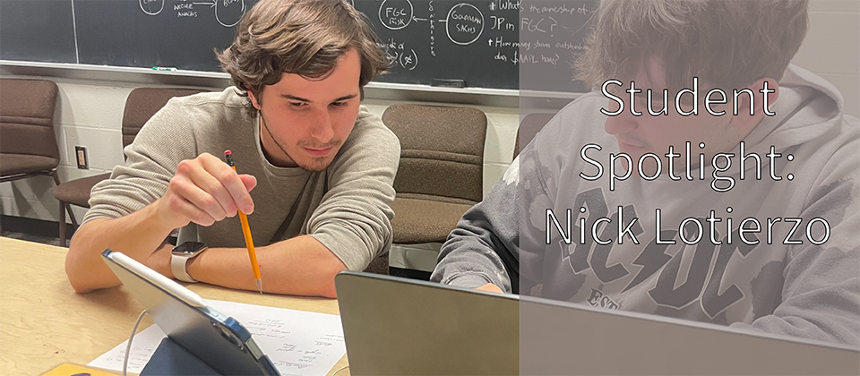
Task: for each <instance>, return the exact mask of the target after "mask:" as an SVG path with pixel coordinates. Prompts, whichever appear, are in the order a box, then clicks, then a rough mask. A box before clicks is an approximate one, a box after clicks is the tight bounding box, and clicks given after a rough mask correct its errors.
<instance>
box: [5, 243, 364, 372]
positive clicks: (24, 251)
mask: <svg viewBox="0 0 860 376" xmlns="http://www.w3.org/2000/svg"><path fill="white" fill-rule="evenodd" d="M66 252H67V249H66V248H60V247H55V246H50V245H45V244H39V243H32V242H26V241H20V240H14V239H9V238H3V237H0V374H2V375H40V374H42V373H44V372H46V371H48V370H50V369H52V368H54V367H56V366H57V365H59V364H62V363H66V362H69V363H78V364H87V363H89V362H90V361H92V360H93V359H95V358H96V357H98V356H99V355H101V354H103V353H105V352H107V351H108V350H110V349H112V348H114V347H115V346H116V345H119V344H120V343H122V342H123V341H125V340H126V339H128V335H129V332H130V330H131V327H132V326H134V321H135V320H136V319H137V315H138V314H140V311H142V310H143V308H142V307H141V306H140V304H138V303H137V301H136V300H134V298H133V297H132V296H131V295H130V294H129V293H128V292H127V291H126V290H125V288H124V287H122V286H120V287H114V288H110V289H104V290H98V291H95V292H92V293H89V294H76V293H75V292H74V290H72V287H71V285H69V282H68V280H67V279H66V272H65V269H64V262H65V258H66ZM188 287H189V289H191V290H192V291H194V292H196V293H197V294H199V295H200V296H201V297H203V298H204V299H217V300H227V301H234V302H239V303H248V304H257V305H264V306H270V307H278V308H289V309H295V310H300V311H310V312H320V313H329V314H335V315H336V314H338V308H337V301H336V300H332V299H324V298H304V297H292V296H282V295H269V294H266V295H260V294H259V293H252V292H246V291H236V290H229V289H224V288H220V287H216V286H211V285H206V284H202V283H200V284H191V285H189V286H188ZM150 325H152V320H151V319H150V318H149V316H146V317H145V318H144V320H143V322H142V323H141V325H140V328H141V329H140V330H142V329H144V328H147V327H149V326H150ZM346 364H347V363H346V356H344V357H343V358H342V359H341V360H340V361H339V362H338V363H337V364H336V365H335V366H334V367H333V368H332V369H331V370H329V372H328V374H329V375H332V374H333V373H334V372H335V371H337V370H339V369H341V368H342V367H343V366H345V365H346ZM348 373H349V372H348V369H346V370H342V371H340V372H338V373H337V376H343V375H347V374H348Z"/></svg>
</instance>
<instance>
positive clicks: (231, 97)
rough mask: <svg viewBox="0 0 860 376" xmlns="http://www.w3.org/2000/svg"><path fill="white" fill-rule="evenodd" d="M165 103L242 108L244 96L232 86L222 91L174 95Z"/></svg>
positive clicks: (189, 106) (175, 105) (190, 106)
mask: <svg viewBox="0 0 860 376" xmlns="http://www.w3.org/2000/svg"><path fill="white" fill-rule="evenodd" d="M167 103H168V105H170V106H174V107H186V108H193V107H207V106H208V107H211V106H223V107H229V108H243V107H244V106H245V100H244V97H242V96H241V95H240V94H239V90H238V89H236V87H234V86H231V87H228V88H226V89H224V90H222V91H204V92H200V93H197V94H192V95H188V96H184V97H174V98H171V99H170V100H169V101H168V102H167Z"/></svg>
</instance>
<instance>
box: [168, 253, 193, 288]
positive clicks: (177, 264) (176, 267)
mask: <svg viewBox="0 0 860 376" xmlns="http://www.w3.org/2000/svg"><path fill="white" fill-rule="evenodd" d="M190 259H191V257H188V256H179V255H176V254H171V255H170V270H171V271H172V272H173V276H174V277H176V279H178V280H180V281H182V282H189V283H197V280H196V279H194V278H191V275H189V274H188V270H187V267H188V260H190Z"/></svg>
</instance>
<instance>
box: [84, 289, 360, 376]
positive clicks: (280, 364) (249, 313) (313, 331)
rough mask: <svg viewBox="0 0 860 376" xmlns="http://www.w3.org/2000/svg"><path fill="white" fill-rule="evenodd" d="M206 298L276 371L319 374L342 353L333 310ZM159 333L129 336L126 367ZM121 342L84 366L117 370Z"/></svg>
mask: <svg viewBox="0 0 860 376" xmlns="http://www.w3.org/2000/svg"><path fill="white" fill-rule="evenodd" d="M206 303H207V304H208V305H209V306H210V307H212V308H214V309H216V310H217V311H220V312H221V313H223V314H225V315H227V316H231V317H233V318H234V319H236V320H237V321H239V322H240V323H241V324H242V325H243V326H244V327H245V328H246V329H248V331H249V332H251V336H252V338H253V339H254V341H255V342H256V343H257V345H258V346H259V347H260V349H261V350H262V351H263V353H264V354H266V355H268V357H269V359H270V360H271V361H272V363H273V364H274V365H275V368H277V369H278V371H279V372H280V373H281V374H282V375H325V374H326V373H327V372H328V371H329V370H330V369H331V368H332V367H333V366H334V365H335V363H337V361H338V360H340V358H342V357H343V355H344V354H345V353H346V346H345V345H344V342H343V330H342V329H341V326H340V318H339V317H338V316H336V315H327V314H322V313H313V312H302V311H294V310H290V309H281V308H271V307H263V306H256V305H249V304H242V303H234V302H224V301H217V300H207V301H206ZM162 338H164V333H163V332H162V331H161V330H160V329H159V328H158V326H157V325H153V326H151V327H149V328H147V329H146V330H144V331H142V332H140V333H138V334H137V335H135V337H134V341H133V342H132V352H131V357H130V358H129V367H128V368H129V369H128V370H129V372H134V373H140V371H141V370H143V367H144V366H145V365H146V362H147V361H149V358H150V357H151V356H152V353H153V352H154V351H155V348H156V347H158V344H159V343H160V342H161V339H162ZM125 347H126V342H123V343H122V344H120V345H119V346H117V347H115V348H114V349H113V350H111V351H109V352H107V353H105V354H104V355H102V356H100V357H98V358H97V359H96V360H94V361H92V362H91V363H90V364H89V365H90V366H94V367H101V368H106V369H111V370H117V371H121V370H122V360H123V356H125Z"/></svg>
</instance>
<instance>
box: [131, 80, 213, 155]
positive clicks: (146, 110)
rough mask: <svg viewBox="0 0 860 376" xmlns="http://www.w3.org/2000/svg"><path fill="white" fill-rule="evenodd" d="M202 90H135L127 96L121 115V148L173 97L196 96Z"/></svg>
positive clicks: (148, 88)
mask: <svg viewBox="0 0 860 376" xmlns="http://www.w3.org/2000/svg"><path fill="white" fill-rule="evenodd" d="M200 92H202V90H196V89H175V88H150V87H143V88H137V89H134V90H132V91H131V93H129V94H128V99H126V100H125V111H124V112H123V115H122V146H123V147H126V146H128V145H129V144H131V143H132V141H134V137H135V136H137V132H140V128H142V127H143V125H144V124H146V122H147V121H149V118H151V117H152V115H155V113H156V112H158V110H160V109H161V108H162V107H164V105H165V104H167V101H169V100H170V98H173V97H184V96H188V95H192V94H197V93H200Z"/></svg>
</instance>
